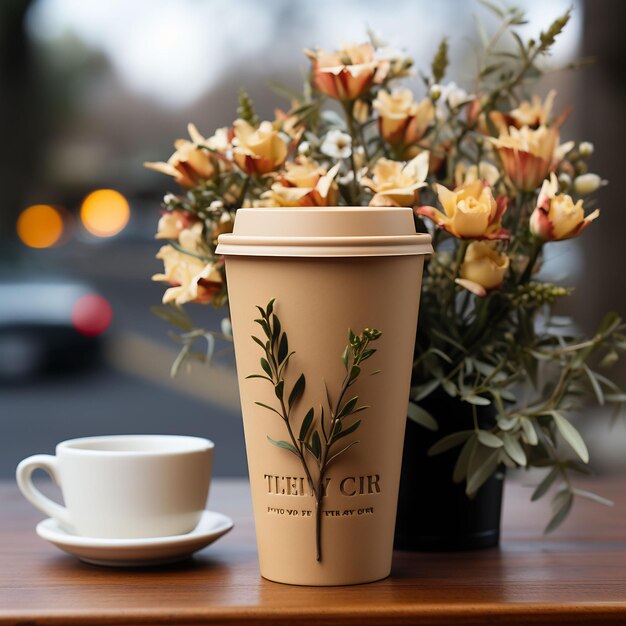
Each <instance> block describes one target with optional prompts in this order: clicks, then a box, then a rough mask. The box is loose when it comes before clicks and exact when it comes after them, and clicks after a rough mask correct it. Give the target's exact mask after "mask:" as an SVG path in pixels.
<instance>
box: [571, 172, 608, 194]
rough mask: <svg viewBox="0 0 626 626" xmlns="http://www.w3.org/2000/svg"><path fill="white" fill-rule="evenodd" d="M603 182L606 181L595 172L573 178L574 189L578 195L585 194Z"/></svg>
mask: <svg viewBox="0 0 626 626" xmlns="http://www.w3.org/2000/svg"><path fill="white" fill-rule="evenodd" d="M605 184H606V181H604V180H602V179H601V178H600V177H599V176H598V175H597V174H582V175H581V176H577V177H576V178H575V179H574V191H575V192H576V193H577V194H578V195H580V196H586V195H588V194H590V193H593V192H594V191H597V189H599V188H600V187H601V186H602V185H605Z"/></svg>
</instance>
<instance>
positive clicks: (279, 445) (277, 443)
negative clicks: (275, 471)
mask: <svg viewBox="0 0 626 626" xmlns="http://www.w3.org/2000/svg"><path fill="white" fill-rule="evenodd" d="M267 440H268V441H269V442H270V443H271V444H272V445H273V446H276V447H277V448H284V449H285V450H289V452H291V453H292V454H295V455H296V456H299V454H298V451H297V450H296V449H295V448H294V447H293V445H291V444H290V443H289V442H288V441H276V439H272V438H271V437H270V436H269V435H268V437H267Z"/></svg>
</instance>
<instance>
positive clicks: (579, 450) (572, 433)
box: [550, 411, 589, 463]
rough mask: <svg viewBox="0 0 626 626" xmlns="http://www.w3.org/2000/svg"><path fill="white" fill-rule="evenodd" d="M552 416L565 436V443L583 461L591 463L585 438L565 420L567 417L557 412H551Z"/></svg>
mask: <svg viewBox="0 0 626 626" xmlns="http://www.w3.org/2000/svg"><path fill="white" fill-rule="evenodd" d="M550 414H551V415H552V418H553V419H554V423H555V424H556V427H557V428H558V429H559V432H560V433H561V435H562V436H563V439H565V441H567V443H569V445H570V446H572V448H573V450H574V452H576V454H577V455H578V456H579V457H580V458H581V460H582V461H584V462H585V463H589V451H588V450H587V446H586V445H585V442H584V441H583V438H582V437H581V436H580V433H579V432H578V431H577V430H576V428H574V426H573V425H572V424H571V422H569V421H568V420H567V419H565V417H563V416H562V415H561V414H560V413H558V412H557V411H551V412H550Z"/></svg>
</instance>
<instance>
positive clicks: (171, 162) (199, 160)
mask: <svg viewBox="0 0 626 626" xmlns="http://www.w3.org/2000/svg"><path fill="white" fill-rule="evenodd" d="M187 129H188V131H189V135H190V137H191V139H192V141H189V140H188V139H177V140H176V141H175V142H174V147H175V148H176V152H174V154H172V156H171V157H170V158H169V159H168V160H167V163H163V162H162V161H159V162H156V163H155V162H146V163H144V164H143V165H144V167H146V168H148V169H150V170H154V171H155V172H161V173H162V174H167V175H168V176H172V177H173V178H174V180H175V181H176V182H177V183H178V184H179V185H181V186H182V187H186V188H188V189H189V188H191V187H196V186H197V185H199V184H201V183H202V182H204V181H206V180H209V179H211V178H213V177H214V176H215V175H216V174H217V173H218V172H219V165H218V163H217V160H216V159H215V157H213V155H212V154H211V153H210V152H209V151H208V150H204V149H203V148H200V147H198V146H200V145H204V144H205V143H206V142H207V140H206V139H205V138H204V137H203V136H202V135H201V134H200V133H199V132H198V129H197V128H196V127H195V126H194V125H193V124H189V126H188V127H187Z"/></svg>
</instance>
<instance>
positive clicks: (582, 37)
mask: <svg viewBox="0 0 626 626" xmlns="http://www.w3.org/2000/svg"><path fill="white" fill-rule="evenodd" d="M516 4H517V5H519V6H521V7H523V8H524V9H525V10H526V11H527V15H528V19H529V24H528V25H527V26H526V27H524V29H523V32H524V34H525V35H527V36H536V35H537V34H538V33H539V31H540V30H541V29H542V28H546V27H547V26H548V24H549V23H550V22H551V21H552V20H553V19H554V18H556V17H557V16H559V15H561V14H562V13H563V12H564V11H565V10H566V9H567V8H568V7H569V6H573V8H574V13H573V19H572V21H571V23H570V25H569V27H568V28H567V31H566V32H565V33H564V34H563V36H562V37H560V38H559V40H558V43H557V45H556V47H555V50H554V54H553V56H552V58H551V63H552V64H553V65H554V66H555V67H565V66H567V65H568V64H570V63H572V62H574V61H575V60H576V59H579V58H581V57H594V59H595V63H594V64H593V65H587V66H585V67H584V68H583V69H581V70H579V71H578V72H572V71H567V70H565V71H561V72H555V73H551V74H549V75H548V76H547V77H546V78H545V79H544V84H543V85H542V91H543V92H545V91H547V90H548V89H549V88H551V87H555V88H557V89H558V91H559V96H558V98H557V102H556V107H557V110H561V109H563V108H565V107H566V106H567V105H568V104H570V103H572V104H573V105H574V107H575V108H574V112H573V114H572V115H571V117H570V118H569V120H568V122H567V124H566V126H565V129H564V131H563V135H562V137H563V138H565V139H575V140H578V141H579V140H588V141H591V142H593V144H594V145H595V154H594V156H593V158H592V160H591V168H592V171H594V172H597V173H599V174H600V175H602V177H603V178H607V179H609V180H610V181H611V184H610V185H609V186H608V187H606V188H604V189H602V191H601V192H600V194H599V200H600V202H599V205H600V206H601V208H602V211H603V214H602V217H601V219H600V220H598V221H597V222H594V224H593V226H592V227H591V228H590V229H589V230H588V231H586V233H585V236H584V237H582V238H581V239H580V240H575V241H572V242H568V243H566V244H561V246H560V248H559V251H558V256H556V257H555V258H553V259H552V260H551V263H550V271H551V273H552V275H553V276H557V277H558V278H560V279H562V280H563V281H564V282H565V283H566V284H568V285H572V286H575V287H576V289H577V291H576V294H575V295H574V297H572V298H571V299H570V301H569V302H568V305H567V310H566V311H564V312H565V313H568V314H572V315H574V316H576V318H577V320H578V321H579V323H580V326H581V329H582V330H584V331H587V332H591V331H593V329H594V328H595V325H597V323H598V322H599V320H600V318H601V316H602V315H603V314H604V313H605V312H606V311H608V310H617V311H618V312H620V313H622V314H624V313H626V280H625V279H624V268H625V267H626V264H625V262H624V257H623V251H624V241H623V233H624V232H626V209H625V207H624V206H623V205H622V202H621V198H620V195H621V189H622V178H621V177H622V176H623V171H622V170H623V153H622V151H623V150H624V149H625V146H626V136H625V135H626V131H625V128H626V125H625V124H624V120H623V118H622V115H623V114H624V111H625V110H626V108H625V105H626V82H625V81H624V64H625V63H626V39H625V38H624V35H623V24H624V22H625V20H626V3H625V2H622V1H621V0H593V1H592V0H551V1H550V2H545V0H517V2H516ZM474 15H480V17H481V20H483V21H484V23H485V24H486V25H487V26H489V25H490V24H492V23H493V19H492V18H491V17H490V16H489V14H488V13H487V12H486V11H485V9H484V8H482V7H481V6H480V4H479V3H478V2H460V1H459V0H439V1H438V2H432V1H431V0H393V1H391V2H390V1H388V0H385V1H383V0H376V1H373V0H370V1H367V0H358V1H357V0H316V1H315V2H304V1H302V2H293V1H292V0H271V1H269V2H258V1H256V0H133V1H132V2H129V1H128V0H100V1H99V2H85V1H84V0H3V1H2V2H1V3H0V137H1V144H0V146H1V150H2V163H1V167H0V478H8V477H10V476H11V475H12V474H13V472H14V469H15V466H16V464H17V463H18V461H19V460H20V459H22V458H23V457H25V456H27V455H29V454H33V453H37V452H52V451H53V449H54V445H55V443H56V442H58V441H60V440H62V439H66V438H69V437H78V436H85V435H91V434H107V433H141V432H167V433H180V434H196V435H201V436H207V437H209V438H211V439H213V440H214V441H215V443H216V445H217V449H216V460H215V473H216V474H218V475H222V476H242V475H244V474H245V472H246V466H245V452H244V443H243V432H242V428H241V418H240V413H239V408H238V396H237V385H236V381H235V374H234V365H233V362H232V358H229V357H226V359H224V360H223V361H222V363H221V365H219V366H216V367H214V368H212V369H211V370H208V369H206V368H203V367H202V366H197V367H194V368H193V370H192V371H191V372H190V373H184V372H182V373H181V374H180V375H179V377H178V378H177V379H175V380H172V379H170V377H169V370H170V366H171V364H172V361H173V360H174V358H175V356H176V352H177V349H176V344H175V343H174V342H173V341H172V340H171V339H170V338H168V335H167V333H168V331H169V327H168V325H167V324H166V323H164V322H163V321H161V320H160V319H158V318H157V317H155V316H154V315H153V314H151V313H150V307H151V306H153V305H156V304H158V303H159V302H160V299H161V295H162V292H163V286H162V285H159V284H155V283H152V282H151V281H150V276H151V275H152V274H153V273H156V272H157V271H159V270H160V267H159V265H160V264H159V262H158V261H156V260H155V259H154V255H155V254H156V252H157V250H158V248H159V245H158V243H157V242H156V241H155V240H154V238H153V237H154V232H155V228H156V223H157V220H158V217H159V210H160V201H161V197H162V195H163V193H164V192H166V191H168V190H173V189H171V188H172V187H173V184H170V183H169V179H167V177H165V176H162V175H159V174H157V173H154V172H150V171H147V170H144V169H143V167H142V163H143V161H146V160H149V161H158V160H166V159H167V157H168V156H169V155H170V154H171V152H172V142H173V140H174V139H175V138H177V137H183V136H186V130H185V128H186V125H187V122H189V121H193V122H195V123H196V125H197V126H198V128H199V130H200V132H201V133H203V134H204V135H206V136H209V135H211V134H212V132H213V130H214V129H215V128H217V127H219V126H225V125H229V124H231V123H232V121H233V119H234V117H235V115H236V114H235V110H236V103H237V92H238V89H239V87H241V86H245V87H246V89H247V90H248V91H249V93H250V94H251V96H252V98H253V99H254V101H255V103H256V105H257V110H258V112H259V114H260V115H261V117H262V118H264V117H265V118H273V110H274V107H275V106H277V105H278V106H280V105H282V104H283V102H282V101H281V100H280V99H279V97H278V96H276V95H275V94H274V93H273V92H272V91H271V90H270V89H269V88H268V86H267V82H268V81H269V80H274V81H278V82H281V83H285V84H287V85H290V86H293V87H298V86H299V85H301V83H302V80H303V76H304V75H305V74H306V72H307V70H308V63H307V61H306V59H305V58H304V56H303V55H302V54H301V50H302V48H303V47H313V46H316V45H319V46H322V47H329V48H332V47H335V46H336V45H338V44H340V43H343V42H347V41H362V40H364V39H365V37H366V31H367V29H368V28H371V29H373V30H375V31H376V32H377V33H378V34H379V35H381V36H382V37H383V38H385V39H386V40H387V41H388V42H389V43H390V45H392V46H394V47H399V48H403V49H405V50H406V51H407V52H409V53H410V54H411V55H412V56H413V57H414V58H415V60H416V67H417V68H419V67H428V65H429V64H430V60H431V58H432V56H433V53H434V51H435V50H436V47H437V45H438V43H439V40H440V38H441V36H442V35H444V34H445V35H447V36H448V37H450V44H451V61H452V66H451V72H450V74H449V77H450V78H451V79H453V80H455V81H456V82H457V83H459V84H462V85H463V84H464V85H465V86H466V87H467V88H468V90H471V83H470V82H469V81H470V77H471V75H472V69H473V66H472V53H473V44H474V42H475V41H476V37H477V35H476V23H475V20H474ZM413 83H414V85H413V86H415V87H416V88H417V89H418V94H420V93H421V92H420V91H419V84H418V81H417V79H415V80H414V81H413ZM420 97H421V96H420ZM190 309H191V312H192V315H193V316H194V318H195V319H196V321H197V323H198V324H199V325H202V326H205V327H209V328H215V329H217V328H218V327H219V324H220V320H221V318H222V317H223V316H222V314H221V313H220V312H219V311H215V310H214V309H212V308H210V307H202V306H199V305H195V306H193V307H190ZM616 376H617V380H618V382H620V383H621V384H622V385H624V383H626V375H625V370H624V367H623V366H622V368H621V371H620V372H618V373H617V375H616ZM585 417H587V418H589V419H584V420H581V421H579V422H578V424H579V426H580V427H581V429H582V430H583V431H585V434H586V436H587V437H589V439H590V444H591V445H590V447H591V452H592V458H594V459H595V469H596V470H597V471H598V472H608V471H626V455H624V453H623V451H624V450H625V449H626V427H624V423H623V422H618V423H617V424H616V425H615V426H614V427H613V428H612V430H611V429H610V428H609V419H608V416H606V415H604V414H603V412H602V411H601V410H593V411H589V412H588V414H587V415H585Z"/></svg>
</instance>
